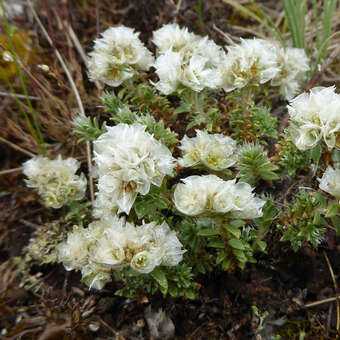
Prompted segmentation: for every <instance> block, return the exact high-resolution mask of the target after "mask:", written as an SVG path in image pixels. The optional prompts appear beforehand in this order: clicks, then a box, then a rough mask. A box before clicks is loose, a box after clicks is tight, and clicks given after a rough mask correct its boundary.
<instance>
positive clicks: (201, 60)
mask: <svg viewBox="0 0 340 340" xmlns="http://www.w3.org/2000/svg"><path fill="white" fill-rule="evenodd" d="M152 41H153V42H154V44H155V45H156V46H157V55H158V57H157V59H156V61H155V63H154V67H155V68H156V73H157V75H158V77H159V82H158V83H156V87H157V89H158V90H159V91H161V92H162V93H164V94H166V95H168V94H171V93H173V92H174V91H176V90H177V88H178V87H179V86H180V85H182V86H185V87H189V88H190V89H192V90H194V91H196V92H199V91H202V90H203V89H204V88H208V89H217V88H219V87H220V84H221V77H220V72H219V70H220V68H221V63H222V61H223V58H224V55H225V53H224V51H223V50H222V48H221V47H219V46H217V45H216V44H215V43H214V42H213V41H212V40H209V39H208V38H207V37H201V36H199V35H196V34H194V33H191V32H188V29H187V28H180V27H179V26H178V25H177V24H167V25H164V26H163V27H161V28H160V29H158V30H157V31H155V32H154V33H153V40H152Z"/></svg>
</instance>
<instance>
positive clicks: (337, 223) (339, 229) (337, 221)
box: [331, 216, 340, 236]
mask: <svg viewBox="0 0 340 340" xmlns="http://www.w3.org/2000/svg"><path fill="white" fill-rule="evenodd" d="M331 221H332V223H333V227H334V229H335V231H336V236H340V218H339V217H338V216H333V217H331Z"/></svg>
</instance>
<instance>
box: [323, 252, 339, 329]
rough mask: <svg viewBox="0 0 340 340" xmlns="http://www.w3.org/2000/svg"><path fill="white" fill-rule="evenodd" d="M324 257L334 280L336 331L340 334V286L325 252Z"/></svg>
mask: <svg viewBox="0 0 340 340" xmlns="http://www.w3.org/2000/svg"><path fill="white" fill-rule="evenodd" d="M323 256H324V257H325V259H326V262H327V265H328V269H329V273H330V274H331V277H332V280H333V285H334V290H335V294H336V295H335V298H336V316H337V318H336V331H337V332H338V334H339V332H340V300H339V294H338V284H337V282H336V279H335V275H334V271H333V268H332V265H331V262H330V261H329V258H328V256H327V254H326V253H325V252H323Z"/></svg>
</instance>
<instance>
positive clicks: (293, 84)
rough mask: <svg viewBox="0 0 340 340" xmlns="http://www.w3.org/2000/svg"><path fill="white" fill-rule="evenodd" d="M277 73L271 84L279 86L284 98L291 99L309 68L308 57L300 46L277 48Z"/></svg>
mask: <svg viewBox="0 0 340 340" xmlns="http://www.w3.org/2000/svg"><path fill="white" fill-rule="evenodd" d="M277 56H278V66H279V67H280V71H279V73H278V74H277V75H276V77H274V78H273V79H272V80H271V85H273V86H279V87H280V93H281V95H282V96H283V98H285V99H288V100H289V99H292V98H293V97H294V96H295V95H296V94H297V93H298V92H299V90H300V84H301V82H302V81H303V80H305V78H306V73H307V71H308V70H309V69H310V67H309V59H308V57H307V55H306V52H305V50H304V49H302V48H286V49H284V48H277Z"/></svg>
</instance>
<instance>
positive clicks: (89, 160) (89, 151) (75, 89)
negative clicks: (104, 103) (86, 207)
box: [27, 0, 94, 201]
mask: <svg viewBox="0 0 340 340" xmlns="http://www.w3.org/2000/svg"><path fill="white" fill-rule="evenodd" d="M27 3H28V5H29V7H30V9H31V11H32V14H33V16H34V18H35V20H36V21H37V23H38V25H39V27H40V28H41V30H42V32H43V34H44V36H45V38H46V39H47V41H48V43H49V44H50V45H51V46H52V47H53V42H52V40H51V38H50V36H49V34H48V33H47V31H46V29H45V27H44V25H43V24H42V22H41V21H40V19H39V17H38V14H37V12H36V11H35V9H34V7H33V5H32V3H31V1H30V0H27ZM55 53H56V56H57V58H58V60H59V62H60V64H61V66H62V68H63V70H64V71H65V74H66V76H67V79H68V81H69V83H70V85H71V88H72V90H73V93H74V95H75V97H76V100H77V103H78V107H79V111H80V114H81V115H83V116H85V110H84V105H83V102H82V101H81V98H80V95H79V91H78V89H77V87H76V85H75V83H74V81H73V78H72V76H71V73H70V71H69V70H68V68H67V66H66V64H65V62H64V59H63V57H62V56H61V54H60V53H59V51H58V50H57V49H56V48H55ZM86 153H87V165H88V169H89V184H90V194H91V201H94V187H93V176H92V156H91V146H90V142H86Z"/></svg>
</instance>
